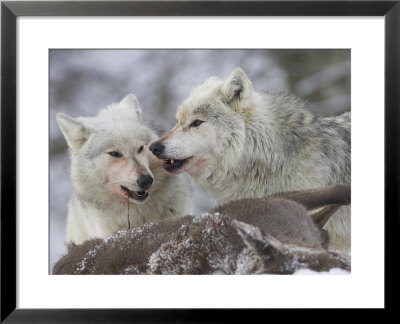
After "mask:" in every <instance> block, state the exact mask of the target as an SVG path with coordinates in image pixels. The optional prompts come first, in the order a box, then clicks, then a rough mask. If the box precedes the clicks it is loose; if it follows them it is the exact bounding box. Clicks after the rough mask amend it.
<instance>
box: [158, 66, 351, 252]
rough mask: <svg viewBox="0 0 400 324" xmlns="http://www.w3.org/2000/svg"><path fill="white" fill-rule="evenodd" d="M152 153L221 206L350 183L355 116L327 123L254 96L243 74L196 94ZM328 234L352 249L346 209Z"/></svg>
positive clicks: (300, 108) (209, 83)
mask: <svg viewBox="0 0 400 324" xmlns="http://www.w3.org/2000/svg"><path fill="white" fill-rule="evenodd" d="M150 150H151V151H152V152H153V154H154V155H156V156H157V157H158V158H160V159H162V160H163V165H164V168H165V170H167V171H168V172H170V173H174V174H178V173H181V172H187V173H189V175H190V176H191V178H192V179H193V180H194V181H196V182H197V183H198V184H200V185H202V186H203V187H205V188H206V189H208V190H209V191H210V192H211V194H212V195H213V196H214V198H215V199H216V200H217V202H218V203H219V204H223V203H226V202H229V201H232V200H238V199H241V198H258V197H263V196H266V195H270V194H273V193H276V192H283V191H291V190H302V189H311V188H321V187H325V186H327V185H330V184H335V183H337V184H350V183H351V180H350V171H351V170H350V167H351V160H350V152H351V143H350V113H345V114H343V115H341V116H338V117H326V118H322V117H320V116H318V115H316V114H315V113H313V112H312V111H310V110H309V109H307V107H306V105H305V104H304V103H303V102H302V101H301V100H300V99H298V98H296V97H294V96H291V95H288V94H287V93H283V92H265V91H255V90H254V89H253V85H252V83H251V81H250V80H249V79H248V77H247V75H246V74H245V73H244V72H243V71H242V70H241V69H240V68H237V69H235V70H234V71H233V72H232V73H231V75H230V76H229V77H228V78H227V79H226V80H220V79H219V78H217V77H211V78H209V79H207V80H206V81H205V82H204V83H203V84H202V85H200V86H198V87H197V88H194V89H193V90H192V92H191V93H190V95H189V97H188V98H187V99H186V100H185V101H184V102H183V103H182V104H181V105H180V106H179V107H178V110H177V113H176V124H175V126H174V127H173V128H172V129H171V130H170V131H169V132H168V133H166V134H165V135H163V136H161V137H160V138H159V139H158V140H157V141H156V142H153V143H152V144H151V145H150ZM325 228H326V229H327V230H328V231H329V234H330V237H331V241H330V242H331V243H330V247H331V248H332V249H344V250H350V245H351V243H350V232H351V225H350V208H349V207H344V208H341V209H340V210H339V211H338V212H336V213H335V215H334V216H333V217H332V218H330V220H329V222H327V224H326V225H325Z"/></svg>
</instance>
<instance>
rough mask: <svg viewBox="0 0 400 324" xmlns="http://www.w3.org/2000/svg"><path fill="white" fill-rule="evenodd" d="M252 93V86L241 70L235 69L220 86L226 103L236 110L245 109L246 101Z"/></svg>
mask: <svg viewBox="0 0 400 324" xmlns="http://www.w3.org/2000/svg"><path fill="white" fill-rule="evenodd" d="M252 93H253V85H252V83H251V81H250V80H249V78H248V77H247V75H246V73H244V72H243V70H242V69H241V68H236V69H234V70H233V71H232V73H231V75H230V76H229V77H228V79H226V80H225V81H224V83H223V85H222V94H223V96H224V98H225V100H226V102H227V103H228V104H229V105H230V106H232V108H234V109H237V108H238V107H239V106H240V107H246V103H247V102H246V101H248V99H249V98H250V97H251V95H252Z"/></svg>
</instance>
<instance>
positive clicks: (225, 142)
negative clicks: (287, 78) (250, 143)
mask: <svg viewBox="0 0 400 324" xmlns="http://www.w3.org/2000/svg"><path fill="white" fill-rule="evenodd" d="M254 94H255V92H254V91H253V86H252V83H251V81H250V80H249V79H248V78H247V76H246V74H245V73H244V72H243V71H242V70H241V69H240V68H237V69H235V70H234V71H233V72H232V73H231V75H230V76H229V77H228V79H226V80H225V81H222V80H220V79H218V78H216V77H211V78H209V79H207V80H206V81H205V82H204V83H203V84H202V85H200V86H199V87H197V88H195V89H193V90H192V92H191V94H190V96H189V98H187V99H186V100H185V101H184V102H183V103H182V104H181V105H180V106H179V107H178V111H177V114H176V124H175V126H174V127H173V128H172V129H171V130H170V131H169V132H168V133H167V134H165V135H164V136H162V137H161V138H159V139H158V141H156V142H154V143H152V144H151V145H150V150H151V151H152V152H153V154H154V155H156V156H157V157H158V158H159V159H162V160H163V165H164V168H165V169H166V170H167V171H168V172H171V173H179V172H182V171H186V172H188V173H189V174H190V175H191V176H192V177H194V178H198V177H201V176H207V175H206V174H205V172H204V171H205V170H206V169H208V170H212V168H213V167H216V165H218V163H225V164H232V163H239V161H238V157H237V154H238V153H239V152H241V151H242V147H243V142H244V138H245V133H244V132H245V120H246V119H248V118H257V117H256V116H251V114H252V113H251V111H252V109H251V108H252V106H253V105H254V104H255V102H256V101H257V96H255V95H254ZM230 148H234V149H230ZM227 167H229V166H228V165H227Z"/></svg>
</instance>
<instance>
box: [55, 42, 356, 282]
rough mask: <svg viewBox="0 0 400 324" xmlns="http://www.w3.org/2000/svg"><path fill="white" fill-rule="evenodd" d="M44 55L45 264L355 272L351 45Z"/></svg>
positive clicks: (145, 270) (71, 270)
mask: <svg viewBox="0 0 400 324" xmlns="http://www.w3.org/2000/svg"><path fill="white" fill-rule="evenodd" d="M49 56H50V76H49V77H50V82H49V85H50V262H49V272H50V273H51V274H268V273H271V274H293V273H294V274H301V273H341V274H342V273H344V274H346V273H350V268H351V267H350V255H351V251H350V247H351V235H350V233H351V216H350V183H351V181H350V178H351V170H350V165H351V143H350V134H351V127H350V124H351V122H350V120H351V118H350V110H351V107H350V95H351V94H350V67H351V63H350V57H351V51H350V50H348V49H284V50H277V49H273V50H261V49H251V50H249V49H246V50H240V49H224V50H222V49H219V50H211V49H210V50H181V49H180V50H161V49H160V50H158V49H151V50H134V49H132V50H122V49H121V50H119V49H113V50H111V49H97V50H84V49H65V50H64V49H51V50H50V51H49Z"/></svg>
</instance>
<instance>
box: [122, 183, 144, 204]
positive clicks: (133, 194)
mask: <svg viewBox="0 0 400 324" xmlns="http://www.w3.org/2000/svg"><path fill="white" fill-rule="evenodd" d="M121 189H122V191H123V192H124V193H125V195H126V196H129V198H132V199H134V200H137V201H145V200H146V199H147V197H149V189H147V190H144V191H131V190H129V189H128V188H127V187H124V186H121Z"/></svg>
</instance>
